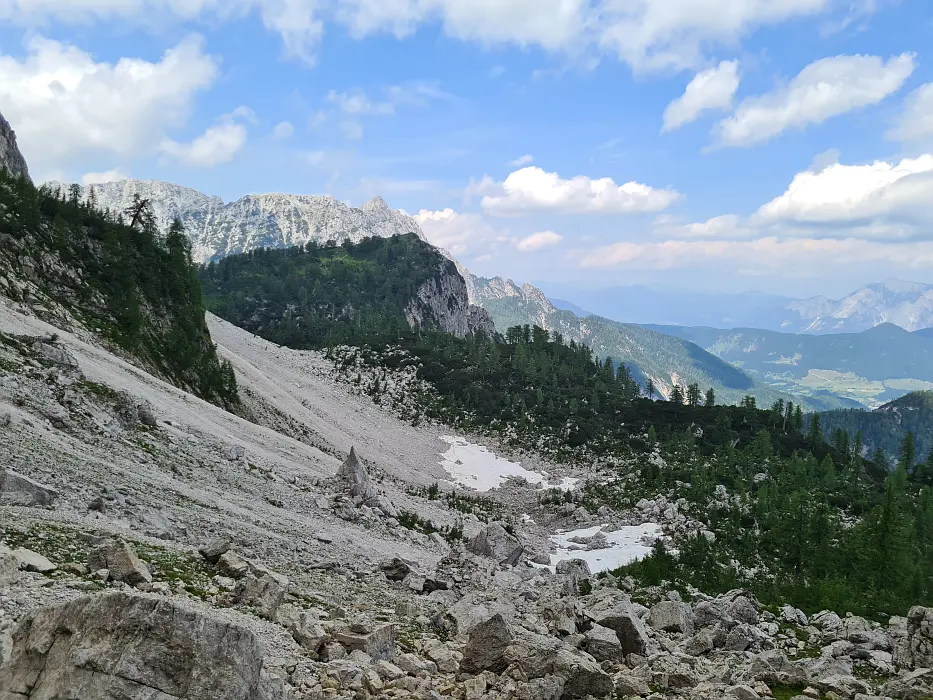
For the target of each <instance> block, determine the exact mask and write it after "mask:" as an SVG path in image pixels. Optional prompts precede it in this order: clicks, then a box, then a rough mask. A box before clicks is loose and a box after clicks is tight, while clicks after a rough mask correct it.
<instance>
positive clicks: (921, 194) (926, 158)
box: [752, 154, 933, 224]
mask: <svg viewBox="0 0 933 700" xmlns="http://www.w3.org/2000/svg"><path fill="white" fill-rule="evenodd" d="M931 191H933V155H931V154H926V155H922V156H920V157H918V158H905V159H903V160H901V161H900V162H899V163H887V162H885V161H875V162H874V163H871V164H869V165H842V164H840V163H835V164H832V165H829V166H827V167H825V168H823V169H822V170H820V171H818V172H816V171H813V170H807V171H805V172H802V173H798V174H797V175H796V176H794V179H793V181H792V182H791V184H790V186H789V187H788V188H787V191H786V192H784V194H782V195H780V196H779V197H775V198H774V199H773V200H771V201H770V202H768V203H767V204H765V205H764V206H762V207H761V208H760V209H759V210H758V211H757V212H756V213H755V215H754V217H753V218H752V220H753V221H754V222H772V221H794V222H801V223H819V224H849V223H851V222H854V221H859V220H872V219H873V220H876V221H879V222H881V221H884V220H894V219H898V220H905V219H913V218H914V217H915V216H917V215H925V218H926V220H927V221H929V222H930V223H931V224H933V211H929V210H930V192H931Z"/></svg>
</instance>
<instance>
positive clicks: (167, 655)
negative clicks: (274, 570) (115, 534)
mask: <svg viewBox="0 0 933 700" xmlns="http://www.w3.org/2000/svg"><path fill="white" fill-rule="evenodd" d="M261 668H262V655H261V650H260V647H259V644H258V642H257V641H256V639H255V638H254V637H253V635H252V634H251V633H250V632H249V631H247V630H246V629H244V628H242V627H238V626H236V625H233V624H231V623H229V622H226V621H222V620H219V619H216V618H213V617H209V616H207V615H205V614H203V613H200V612H194V611H192V610H190V609H187V608H184V607H182V606H180V605H177V604H175V603H173V602H172V601H171V600H169V599H166V598H158V597H152V598H150V597H143V596H139V595H130V594H126V593H122V592H121V593H105V594H102V595H95V596H89V597H84V598H78V599H77V600H73V601H70V602H68V603H65V604H63V605H59V606H57V607H51V608H42V609H40V610H37V611H34V612H32V613H30V614H29V615H27V616H26V617H25V618H24V620H23V621H22V623H21V624H20V626H19V627H18V628H17V630H16V632H15V633H14V635H13V648H12V654H11V658H10V660H9V662H8V663H6V664H5V665H4V666H2V667H0V689H2V690H0V699H2V700H23V699H25V698H33V699H35V700H38V699H39V698H88V699H89V700H90V698H94V700H169V699H172V700H175V699H178V700H215V699H216V698H224V700H256V699H257V698H259V697H261V696H260V671H261ZM268 700H272V699H271V698H269V699H268Z"/></svg>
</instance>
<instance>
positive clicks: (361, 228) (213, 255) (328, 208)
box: [50, 180, 424, 263]
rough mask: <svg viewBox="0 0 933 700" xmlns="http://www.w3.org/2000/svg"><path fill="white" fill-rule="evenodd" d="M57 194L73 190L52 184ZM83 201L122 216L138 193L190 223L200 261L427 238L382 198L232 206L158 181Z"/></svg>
mask: <svg viewBox="0 0 933 700" xmlns="http://www.w3.org/2000/svg"><path fill="white" fill-rule="evenodd" d="M50 187H52V188H53V189H54V190H63V191H64V190H67V189H68V186H67V185H63V184H61V183H50ZM78 193H79V197H80V198H81V200H82V201H89V200H90V201H92V202H95V203H96V206H98V207H99V208H101V209H110V210H111V211H114V212H122V211H124V210H125V209H126V208H127V207H129V206H130V205H131V204H132V203H133V199H134V198H135V197H137V196H139V197H141V198H143V199H148V200H149V201H150V202H151V203H152V208H153V212H154V213H155V218H156V223H157V225H158V226H159V227H160V228H165V227H167V226H168V225H169V224H171V222H172V221H174V220H175V219H180V220H181V222H182V223H183V224H184V225H185V229H186V230H187V232H188V236H189V238H190V239H191V251H192V255H193V257H194V260H195V262H199V263H202V262H208V261H211V260H218V259H220V258H222V257H223V256H225V255H233V254H236V253H243V252H246V251H249V250H253V249H255V248H260V247H266V248H288V247H291V246H296V245H304V244H305V243H309V242H315V243H318V244H324V243H326V242H327V241H336V242H337V243H340V242H343V241H350V242H353V243H358V242H360V241H361V240H363V239H364V238H367V237H371V236H379V237H386V236H392V235H395V234H406V233H414V234H415V235H417V236H419V237H420V238H422V239H423V238H424V234H422V232H421V227H420V226H419V225H418V222H417V221H415V220H414V219H412V218H411V217H409V216H406V215H404V214H402V213H400V212H398V211H394V210H392V209H389V207H388V206H387V205H386V203H385V201H384V200H383V199H382V198H381V197H376V198H375V199H373V200H371V201H369V202H367V203H366V204H364V205H363V206H362V207H360V208H358V209H356V208H352V207H349V206H347V205H346V204H344V203H342V202H340V201H338V200H336V199H334V198H333V197H329V196H311V195H307V196H306V195H292V194H282V193H270V194H250V195H247V196H245V197H241V198H240V199H238V200H236V201H235V202H229V203H225V202H224V201H223V200H222V199H220V198H219V197H211V196H208V195H205V194H202V193H201V192H198V191H196V190H193V189H190V188H188V187H182V186H180V185H175V184H172V183H169V182H160V181H156V180H120V181H118V182H107V183H102V184H96V185H90V186H88V187H81V188H79V190H78Z"/></svg>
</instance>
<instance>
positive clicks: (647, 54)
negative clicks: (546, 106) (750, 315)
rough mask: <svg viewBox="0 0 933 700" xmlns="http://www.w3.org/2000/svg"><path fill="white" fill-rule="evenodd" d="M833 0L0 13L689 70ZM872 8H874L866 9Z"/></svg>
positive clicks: (27, 3) (180, 2) (283, 2)
mask: <svg viewBox="0 0 933 700" xmlns="http://www.w3.org/2000/svg"><path fill="white" fill-rule="evenodd" d="M840 4H842V3H834V2H833V0H781V1H780V2H775V1H774V0H665V2H659V1H658V0H472V1H471V2H465V1H464V0H391V1H390V0H327V1H325V0H68V2H63V1H62V0H2V1H0V21H5V22H16V23H19V24H34V25H36V24H41V23H43V22H45V21H46V20H48V19H50V18H54V19H56V20H57V21H60V22H69V23H81V24H84V23H88V22H91V21H95V20H97V21H102V20H113V19H120V20H122V21H124V22H127V23H132V24H135V25H137V26H138V25H142V26H146V25H150V24H155V22H156V20H154V19H153V18H158V22H159V23H162V24H164V23H165V22H166V21H168V20H170V19H171V18H173V17H174V18H176V19H177V20H178V21H202V22H205V23H216V22H218V21H229V20H237V19H242V18H244V17H248V16H256V17H258V18H259V19H260V20H261V21H262V23H263V25H264V26H265V27H266V28H267V29H268V30H269V31H271V32H274V33H277V34H279V35H280V37H281V40H282V43H283V46H284V51H285V54H286V56H289V57H296V58H298V59H300V60H303V61H305V62H307V63H313V62H314V60H315V57H316V53H317V50H318V47H319V45H320V42H321V39H322V37H323V35H324V31H325V23H336V24H338V25H341V26H343V27H345V28H347V29H348V30H349V32H350V34H351V35H353V36H355V37H363V36H368V35H372V34H381V33H390V34H392V35H394V36H396V37H398V38H400V39H401V38H404V37H406V36H409V35H411V34H413V33H414V32H416V31H417V30H418V29H420V28H421V27H423V26H426V25H439V26H440V28H441V31H443V33H444V34H445V35H446V36H448V37H452V38H455V39H459V40H463V41H471V42H476V43H479V44H481V45H484V46H501V45H512V46H520V47H526V46H536V47H540V48H543V49H544V50H546V51H551V52H562V53H565V54H569V55H574V56H579V55H583V54H585V53H587V52H594V51H604V52H609V53H612V54H615V55H617V56H618V57H619V58H620V59H621V60H623V61H625V62H627V63H628V64H629V65H631V66H632V67H633V68H634V69H635V70H637V71H653V70H669V69H683V68H696V67H697V66H699V65H701V64H702V63H704V62H705V61H706V60H707V59H708V56H707V55H706V54H707V52H708V51H709V50H710V49H711V48H712V47H715V46H718V45H722V46H734V45H735V44H736V43H738V42H739V41H740V40H741V39H742V38H743V37H745V36H747V35H749V34H751V33H752V32H754V31H755V30H757V29H758V28H760V27H764V26H769V25H774V24H777V23H780V22H784V21H787V20H790V19H794V18H800V17H807V16H816V15H820V14H822V15H830V16H831V15H832V14H833V13H831V12H829V11H830V10H831V9H833V8H834V7H835V6H838V5H840ZM870 9H873V7H872V8H870Z"/></svg>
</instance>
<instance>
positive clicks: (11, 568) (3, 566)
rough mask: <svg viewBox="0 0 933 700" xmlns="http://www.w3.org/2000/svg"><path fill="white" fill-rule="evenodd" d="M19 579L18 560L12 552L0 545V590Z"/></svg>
mask: <svg viewBox="0 0 933 700" xmlns="http://www.w3.org/2000/svg"><path fill="white" fill-rule="evenodd" d="M18 577H19V559H17V558H16V556H15V555H14V554H13V552H12V551H11V550H10V549H9V548H7V547H5V546H4V545H2V544H0V590H3V587H4V586H7V585H9V584H11V583H13V581H15V580H16V579H17V578H18Z"/></svg>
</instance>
